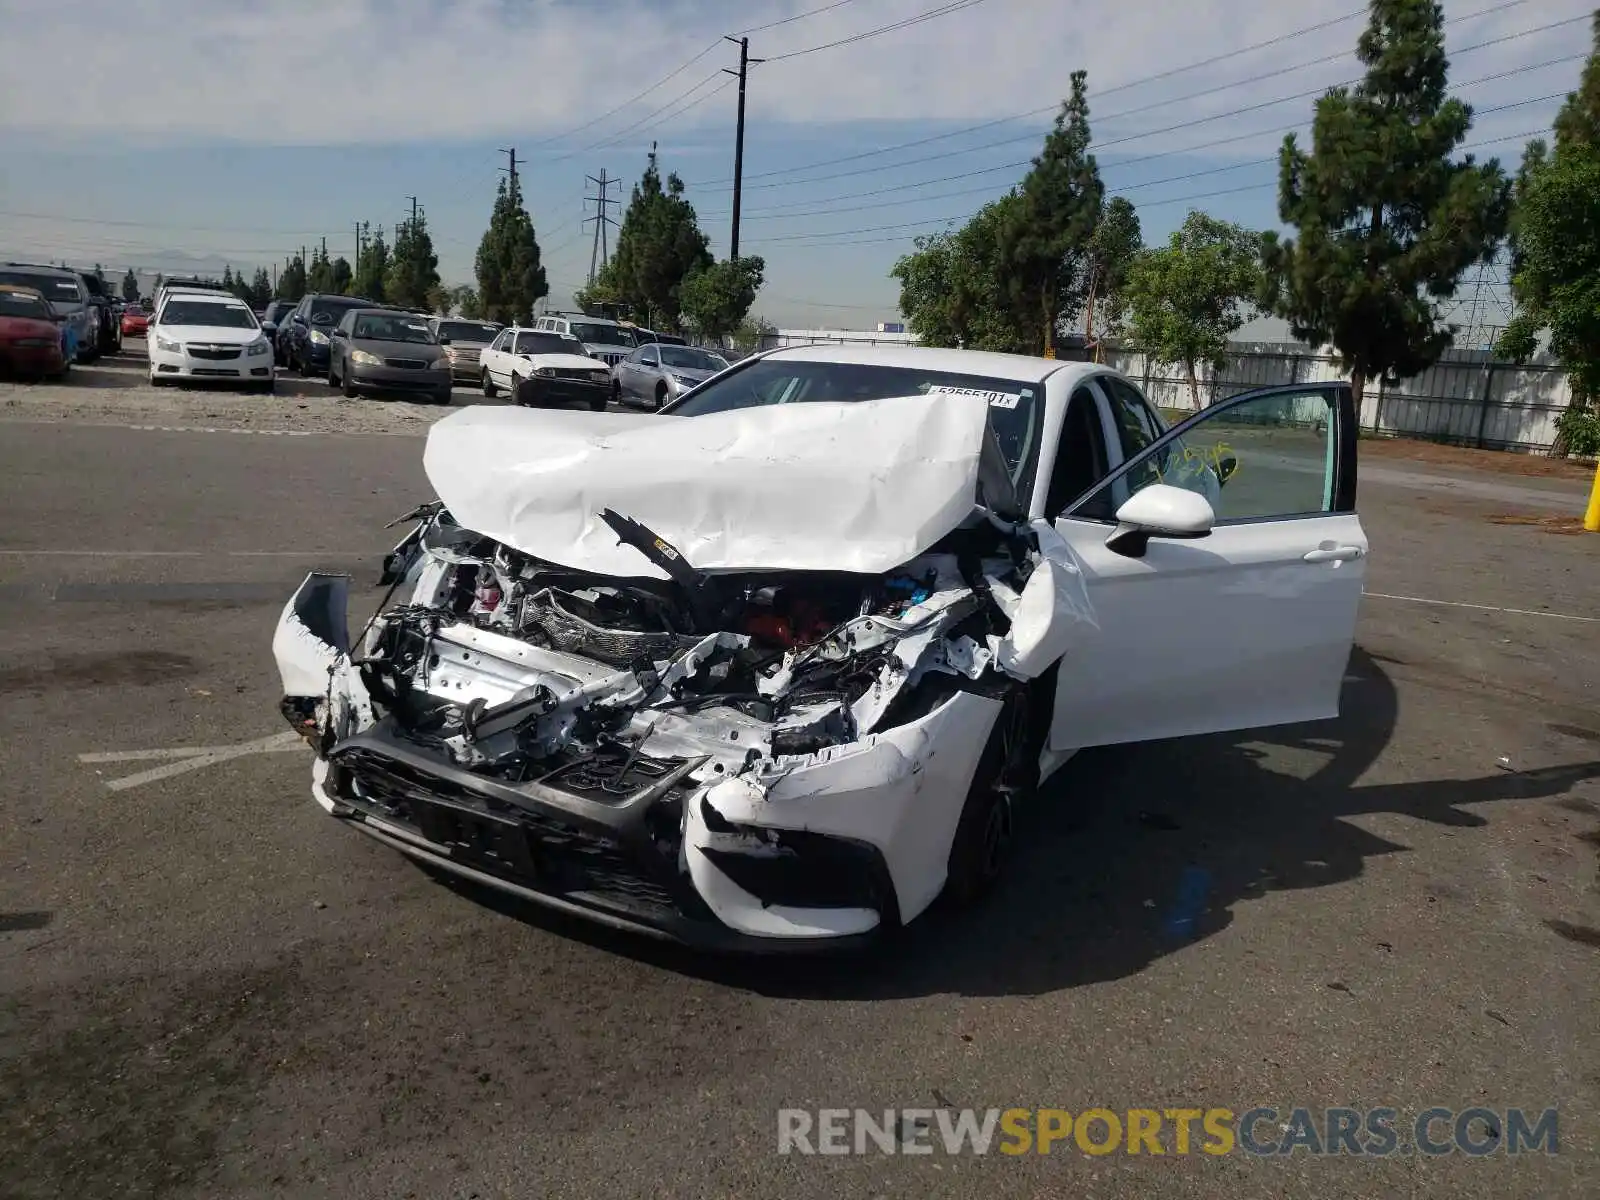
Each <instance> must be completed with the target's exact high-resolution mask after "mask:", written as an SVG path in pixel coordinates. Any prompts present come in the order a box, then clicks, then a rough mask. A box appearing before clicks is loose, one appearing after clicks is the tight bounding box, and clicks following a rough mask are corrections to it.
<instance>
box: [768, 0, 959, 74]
mask: <svg viewBox="0 0 1600 1200" xmlns="http://www.w3.org/2000/svg"><path fill="white" fill-rule="evenodd" d="M984 2H985V0H950V3H948V4H941V5H940V6H939V7H938V8H934V9H930V10H929V11H927V12H924V13H918V14H917V15H916V16H914V17H907V18H905V19H904V20H903V21H896V22H894V23H893V24H892V25H882V26H879V27H878V28H877V29H867V30H863V31H862V32H861V33H857V34H852V35H851V36H850V37H847V38H840V39H839V40H837V41H833V42H824V43H822V45H820V46H807V47H806V48H805V49H804V50H791V51H789V53H787V54H774V55H772V56H771V57H769V58H768V59H767V61H768V62H783V61H784V60H785V59H789V58H799V57H800V56H801V55H803V54H815V53H817V52H818V51H819V50H833V49H835V48H837V47H839V46H852V45H854V44H855V43H856V42H864V41H866V40H867V39H868V38H875V37H878V36H879V35H880V34H885V33H894V32H895V31H897V30H900V29H909V28H910V27H911V26H913V25H921V24H922V23H923V22H924V21H933V20H936V19H938V18H939V17H947V16H949V15H950V14H951V13H958V12H960V11H961V10H962V9H964V8H972V7H973V6H974V5H978V4H983V3H984Z"/></svg>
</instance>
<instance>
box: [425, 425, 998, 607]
mask: <svg viewBox="0 0 1600 1200" xmlns="http://www.w3.org/2000/svg"><path fill="white" fill-rule="evenodd" d="M987 429H988V408H987V406H986V405H985V404H984V403H983V402H982V401H981V400H975V399H974V398H973V397H970V396H961V395H953V394H952V395H932V396H910V397H904V398H898V399H890V400H873V401H867V402H863V403H855V404H784V405H764V406H761V407H756V408H747V409H739V410H736V411H733V412H726V413H714V414H709V415H706V416H699V417H662V416H656V415H652V414H647V413H620V412H602V413H596V412H571V411H564V410H551V409H525V408H502V407H490V406H481V405H480V406H475V407H472V408H466V409H462V410H460V411H459V412H455V413H452V414H451V415H450V416H448V417H445V418H444V419H443V420H441V421H439V422H437V423H436V424H435V425H434V426H433V428H432V430H431V431H430V432H429V434H428V444H427V449H426V450H425V451H424V454H423V466H424V468H425V469H426V471H427V474H428V479H429V480H430V481H431V482H432V484H433V487H434V490H435V491H436V493H437V494H438V497H439V499H440V500H442V501H443V502H444V505H445V507H446V508H447V509H449V511H450V514H451V515H452V516H453V517H454V518H455V520H456V521H457V522H458V523H459V524H460V525H462V526H464V527H466V528H468V529H471V530H474V531H476V532H478V533H481V534H483V535H485V536H486V537H491V538H494V539H495V540H496V541H499V542H503V543H505V544H506V545H508V546H511V547H513V548H514V549H517V550H520V551H522V552H523V553H525V554H530V555H533V556H534V557H536V558H542V559H545V560H546V561H549V562H554V563H559V564H561V565H563V566H568V567H574V568H578V569H582V570H588V571H594V572H596V573H599V574H606V575H621V576H635V577H639V576H647V577H653V578H665V575H664V573H663V572H661V571H660V570H658V569H657V568H656V567H655V566H653V565H652V564H651V563H649V562H648V561H646V559H645V558H644V556H643V555H641V554H640V553H639V552H638V551H637V550H635V549H633V548H632V547H629V546H625V545H619V544H618V542H617V535H616V534H615V533H614V532H613V531H612V530H611V529H610V527H608V526H607V525H606V524H605V523H604V522H603V521H602V520H601V519H600V513H601V511H602V510H604V509H607V508H610V509H614V510H615V511H617V512H619V513H621V514H623V515H624V516H627V517H631V518H632V519H633V520H635V521H638V522H640V523H641V524H643V525H645V526H647V527H648V528H649V529H650V530H651V532H653V533H654V534H655V535H656V536H657V537H659V538H661V539H663V540H664V541H666V542H667V543H669V544H670V545H671V546H673V547H674V548H676V549H677V550H678V551H680V552H681V553H682V554H683V556H684V557H685V558H686V559H687V560H688V561H689V563H690V564H692V565H693V566H695V567H697V568H699V569H701V570H706V571H715V570H828V571H852V572H860V573H863V574H879V573H882V572H886V571H889V570H892V569H894V568H895V567H897V566H900V565H901V564H903V563H905V562H906V561H907V560H908V559H911V558H913V557H915V556H916V555H917V554H919V553H921V552H922V551H924V550H926V549H928V548H929V547H930V546H932V545H933V544H934V543H935V542H937V541H938V540H939V539H940V538H942V537H943V536H944V535H945V534H947V533H949V532H950V531H951V530H952V529H954V528H956V527H957V526H958V525H959V524H960V523H961V522H962V521H963V520H964V519H965V518H966V517H967V516H968V515H969V514H970V513H971V512H972V507H973V503H974V500H975V497H976V492H977V481H978V469H979V460H980V455H981V453H982V450H983V445H984V439H985V436H986V431H987Z"/></svg>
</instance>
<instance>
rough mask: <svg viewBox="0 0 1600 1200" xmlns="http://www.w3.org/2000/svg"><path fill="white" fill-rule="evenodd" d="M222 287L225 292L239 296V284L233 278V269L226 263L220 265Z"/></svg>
mask: <svg viewBox="0 0 1600 1200" xmlns="http://www.w3.org/2000/svg"><path fill="white" fill-rule="evenodd" d="M222 286H223V289H224V290H225V291H229V292H232V293H233V294H234V295H235V296H237V295H238V294H239V284H238V281H237V280H235V279H234V277H233V268H232V267H231V266H229V265H228V264H227V263H224V264H223V265H222Z"/></svg>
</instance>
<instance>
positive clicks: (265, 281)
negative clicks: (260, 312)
mask: <svg viewBox="0 0 1600 1200" xmlns="http://www.w3.org/2000/svg"><path fill="white" fill-rule="evenodd" d="M271 299H272V276H270V275H268V274H267V269H266V268H265V267H257V268H256V273H255V274H254V275H253V276H251V278H250V304H251V306H252V307H254V308H265V307H266V306H267V302H268V301H269V300H271Z"/></svg>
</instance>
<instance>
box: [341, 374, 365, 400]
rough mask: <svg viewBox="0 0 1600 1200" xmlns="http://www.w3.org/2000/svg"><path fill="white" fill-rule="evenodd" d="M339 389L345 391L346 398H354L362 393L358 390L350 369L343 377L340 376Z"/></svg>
mask: <svg viewBox="0 0 1600 1200" xmlns="http://www.w3.org/2000/svg"><path fill="white" fill-rule="evenodd" d="M339 390H340V391H342V392H343V393H344V398H345V399H346V400H354V399H355V398H356V397H357V396H359V395H360V394H361V393H360V392H358V391H356V385H355V381H354V380H352V379H351V378H350V372H349V371H346V372H345V373H344V375H343V377H341V378H340V380H339Z"/></svg>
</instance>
